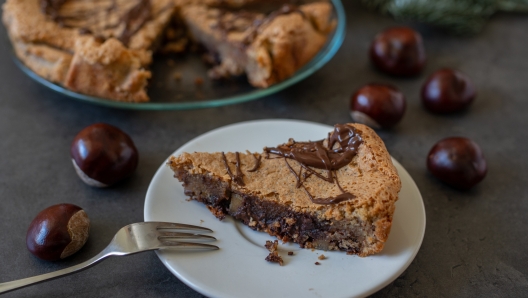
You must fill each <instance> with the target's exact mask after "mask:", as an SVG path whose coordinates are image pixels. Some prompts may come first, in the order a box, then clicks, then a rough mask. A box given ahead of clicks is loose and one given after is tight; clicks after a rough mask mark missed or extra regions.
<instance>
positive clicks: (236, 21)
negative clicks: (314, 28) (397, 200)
mask: <svg viewBox="0 0 528 298" xmlns="http://www.w3.org/2000/svg"><path fill="white" fill-rule="evenodd" d="M291 13H299V14H301V15H302V16H303V18H305V17H306V16H305V14H304V12H303V11H302V10H300V9H299V8H298V7H297V6H296V5H293V4H284V5H282V6H281V7H280V8H279V9H275V10H273V12H271V13H270V14H268V15H267V16H265V14H262V13H261V12H257V11H255V10H233V9H231V10H227V9H219V17H218V22H217V23H215V24H214V25H213V27H214V28H218V29H220V31H221V32H223V34H224V35H227V34H229V33H230V32H247V34H245V37H244V38H243V39H242V41H241V43H242V45H244V46H247V45H249V44H251V43H252V42H253V40H255V38H256V36H257V35H258V33H259V32H260V31H261V30H262V28H263V27H265V26H266V25H268V24H269V23H271V22H272V21H273V20H274V19H275V18H276V17H278V16H280V15H286V14H291Z"/></svg>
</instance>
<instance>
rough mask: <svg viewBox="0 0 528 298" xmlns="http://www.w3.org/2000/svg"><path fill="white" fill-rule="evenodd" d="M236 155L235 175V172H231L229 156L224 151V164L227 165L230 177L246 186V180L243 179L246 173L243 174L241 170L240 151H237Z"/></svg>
mask: <svg viewBox="0 0 528 298" xmlns="http://www.w3.org/2000/svg"><path fill="white" fill-rule="evenodd" d="M235 156H236V164H235V167H236V175H233V172H231V169H230V168H229V165H228V164H227V157H226V156H225V153H224V152H222V159H223V161H224V165H225V167H226V170H227V174H228V175H229V177H231V180H233V181H235V183H236V184H238V185H241V186H244V185H245V183H244V180H243V179H242V177H243V176H244V174H242V171H241V170H240V154H239V153H238V152H236V153H235Z"/></svg>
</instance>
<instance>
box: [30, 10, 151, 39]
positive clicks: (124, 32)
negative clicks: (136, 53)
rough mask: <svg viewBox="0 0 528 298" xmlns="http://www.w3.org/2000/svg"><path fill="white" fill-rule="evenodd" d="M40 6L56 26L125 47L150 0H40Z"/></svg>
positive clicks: (148, 14) (142, 20)
mask: <svg viewBox="0 0 528 298" xmlns="http://www.w3.org/2000/svg"><path fill="white" fill-rule="evenodd" d="M40 5H41V9H42V12H43V13H44V14H46V15H48V16H49V17H50V18H51V19H52V20H53V21H54V22H57V23H58V24H59V25H60V26H63V27H67V28H79V29H80V32H81V34H87V33H88V34H94V35H96V36H98V37H104V39H106V38H110V37H115V38H117V39H118V40H120V41H121V42H122V43H123V44H125V45H128V43H129V41H130V38H131V37H132V36H133V35H134V34H135V33H136V32H137V31H138V30H139V29H141V27H142V26H143V25H144V24H145V23H146V22H147V21H148V20H149V19H150V18H151V13H152V12H151V10H152V7H151V3H150V0H136V1H132V0H92V1H81V0H70V1H67V0H41V2H40Z"/></svg>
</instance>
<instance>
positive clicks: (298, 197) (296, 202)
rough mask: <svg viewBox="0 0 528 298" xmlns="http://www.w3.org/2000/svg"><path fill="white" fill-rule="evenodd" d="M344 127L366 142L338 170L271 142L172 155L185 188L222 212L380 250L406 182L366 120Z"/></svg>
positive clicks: (316, 244)
mask: <svg viewBox="0 0 528 298" xmlns="http://www.w3.org/2000/svg"><path fill="white" fill-rule="evenodd" d="M345 126H346V127H351V128H352V129H353V130H354V131H355V133H356V134H357V135H359V136H360V138H361V139H362V142H361V144H360V145H359V147H358V148H357V152H356V155H355V156H354V157H353V158H352V159H351V160H350V161H348V160H347V161H348V163H346V164H345V165H344V166H342V167H341V168H339V169H336V170H335V171H326V170H322V169H320V168H314V167H311V166H306V164H304V166H303V164H302V162H299V161H297V160H295V159H292V158H289V157H288V158H286V157H284V156H279V155H276V154H274V153H269V152H270V149H269V148H265V150H264V152H262V153H250V152H245V153H240V152H226V153H224V152H215V153H205V152H194V153H182V154H181V155H179V156H172V157H171V158H170V159H169V161H168V166H169V167H170V168H171V169H172V170H173V171H174V174H175V175H174V177H175V178H177V179H178V180H179V181H181V182H182V183H183V188H184V192H185V195H187V196H189V197H190V198H191V199H193V200H197V201H199V202H202V203H204V204H205V205H206V206H207V208H208V209H209V210H210V211H211V212H212V213H213V214H214V215H215V216H216V217H217V218H219V219H223V218H224V217H225V216H226V215H230V216H232V217H234V218H235V219H237V220H240V221H242V222H243V223H244V224H246V225H248V226H249V227H250V228H252V229H254V230H258V231H263V232H267V233H268V234H270V235H272V236H276V237H277V238H279V239H281V240H282V241H285V242H286V241H292V242H295V243H298V244H299V245H300V246H301V247H303V248H314V249H322V250H341V251H346V252H347V253H348V254H355V255H359V256H362V257H364V256H368V255H372V254H375V253H379V252H380V251H381V250H382V249H383V246H384V244H385V242H386V241H387V239H388V236H389V233H390V229H391V226H392V219H393V214H394V210H395V202H396V201H397V200H398V193H399V191H400V189H401V181H400V178H399V176H398V173H397V171H396V168H395V167H394V165H393V164H392V160H391V157H390V155H389V153H388V152H387V149H386V148H385V145H384V143H383V141H382V140H381V139H380V138H379V136H378V135H377V134H376V133H375V132H374V131H373V130H372V129H370V128H368V127H366V126H364V125H360V124H346V125H344V126H340V127H345ZM336 127H338V126H336ZM322 137H324V136H322ZM311 143H314V142H311ZM299 144H300V145H299ZM302 144H309V142H306V143H302V142H300V143H299V142H295V141H293V140H290V141H289V142H288V143H286V144H283V145H280V146H279V147H277V148H287V147H288V146H290V147H292V146H293V147H294V146H304V145H302ZM321 144H322V143H321ZM324 144H326V145H325V146H327V144H328V139H327V140H326V141H325V143H324ZM281 146H282V147H281ZM293 147H292V148H293ZM314 148H315V147H314ZM333 148H335V147H333ZM272 152H273V151H272ZM275 152H276V151H275ZM298 156H302V154H300V155H298ZM226 164H227V166H228V167H226ZM236 164H238V166H237V165H236ZM307 168H310V169H311V170H312V171H315V172H317V173H318V174H319V175H320V176H322V177H328V175H329V172H333V175H334V176H333V177H334V181H332V182H328V181H326V180H324V179H321V178H319V177H316V174H315V173H313V172H312V171H310V170H308V169H307ZM299 177H300V179H301V185H299Z"/></svg>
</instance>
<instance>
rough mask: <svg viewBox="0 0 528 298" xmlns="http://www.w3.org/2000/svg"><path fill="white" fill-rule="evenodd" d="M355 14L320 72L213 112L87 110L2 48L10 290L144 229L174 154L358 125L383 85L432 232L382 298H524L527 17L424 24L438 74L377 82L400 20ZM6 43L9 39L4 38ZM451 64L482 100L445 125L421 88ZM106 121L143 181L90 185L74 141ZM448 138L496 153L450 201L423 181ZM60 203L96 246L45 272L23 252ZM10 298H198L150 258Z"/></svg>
mask: <svg viewBox="0 0 528 298" xmlns="http://www.w3.org/2000/svg"><path fill="white" fill-rule="evenodd" d="M2 2H3V1H2ZM345 6H346V10H347V14H348V31H347V36H346V40H345V42H344V44H343V46H342V48H341V49H340V51H339V52H338V53H337V55H336V56H335V57H334V58H333V59H332V60H331V61H330V62H329V63H328V64H327V65H326V66H324V67H323V68H322V69H321V70H320V71H318V72H316V73H315V74H314V75H312V76H311V77H310V78H308V79H306V80H304V81H303V82H301V83H299V84H297V85H296V86H293V87H291V88H289V89H287V90H284V91H283V92H280V93H279V94H276V95H273V96H270V97H267V98H263V99H260V100H257V101H254V102H248V103H244V104H239V105H234V106H226V107H221V108H215V109H204V110H193V111H170V112H147V111H128V110H119V109H112V108H105V107H99V106H94V105H90V104H86V103H81V102H77V101H74V100H71V99H69V98H67V97H65V96H62V95H60V94H57V93H55V92H54V91H51V90H48V89H46V88H45V87H42V86H40V85H38V84H37V83H35V82H33V81H32V80H31V79H30V78H29V77H27V76H26V75H25V74H24V73H22V72H21V71H20V70H19V69H18V68H17V67H16V66H15V64H14V63H13V61H12V60H11V55H10V50H9V49H8V48H6V47H2V48H1V49H0V51H1V52H0V65H1V67H0V90H1V91H0V239H1V241H0V282H5V281H10V280H14V279H19V278H24V277H29V276H33V275H37V274H42V273H46V272H50V271H53V270H57V269H61V268H64V267H68V266H71V265H74V264H77V263H79V262H82V261H84V260H86V259H88V258H89V257H91V256H93V255H95V254H96V253H97V252H99V251H100V250H101V249H103V248H104V246H106V244H107V243H108V242H109V241H110V239H111V238H112V236H113V235H114V233H115V232H116V231H117V230H118V229H119V228H120V227H122V226H124V225H127V224H129V223H132V222H138V221H142V220H143V204H144V199H145V193H146V191H147V188H148V185H149V183H150V180H151V179H152V177H153V175H154V173H155V172H156V170H157V169H158V167H159V166H160V164H161V163H162V162H163V161H164V160H165V158H167V156H169V155H170V154H171V153H172V152H173V151H174V150H176V149H177V148H178V147H180V146H181V145H183V144H184V143H186V142H187V141H189V140H190V139H192V138H194V137H196V136H198V135H200V134H203V133H205V132H207V131H209V130H212V129H214V128H217V127H221V126H224V125H227V124H232V123H236V122H240V121H247V120H254V119H268V118H291V119H302V120H309V121H315V122H320V123H326V124H330V125H333V124H335V123H342V122H347V121H350V117H349V111H348V102H349V97H350V95H351V93H352V92H353V91H354V90H355V89H357V88H359V87H360V86H362V85H363V84H366V83H369V82H373V81H376V82H389V83H392V84H394V85H396V86H398V87H399V88H400V89H401V90H402V91H403V92H404V93H405V94H406V96H407V100H408V102H407V103H408V108H407V112H406V115H405V118H404V119H403V121H402V122H401V123H400V124H399V125H398V126H397V127H396V128H394V129H392V130H389V131H379V134H380V136H381V137H382V138H383V140H384V141H385V142H386V145H387V147H388V149H389V151H390V153H391V154H392V155H393V156H394V157H395V158H396V159H397V160H399V161H400V163H401V164H402V165H403V166H404V167H405V168H406V169H407V171H408V172H409V173H410V174H411V176H412V177H413V178H414V180H415V181H416V183H417V185H418V187H419V188H420V191H421V193H422V196H423V200H424V203H425V208H426V213H427V228H426V233H425V238H424V241H423V244H422V247H421V249H420V251H419V252H418V255H417V256H416V259H415V260H414V261H413V262H412V264H411V265H410V266H409V268H408V269H407V270H406V271H405V272H404V273H403V274H402V275H401V276H400V277H399V278H398V279H396V280H395V281H394V282H393V283H391V284H390V285H388V286H387V287H386V288H384V289H383V290H381V291H380V292H378V293H377V294H375V295H374V297H385V296H389V297H413V296H419V297H469V296H471V297H483V296H485V297H502V296H504V297H521V296H525V297H526V296H527V295H528V280H527V276H526V275H527V274H528V254H527V247H528V237H527V235H528V216H527V213H528V191H527V190H528V187H527V185H528V175H526V172H527V171H528V159H527V158H526V146H528V141H527V138H528V133H527V129H526V125H527V124H528V121H527V115H528V96H527V94H528V59H526V55H527V54H528V31H527V28H528V17H525V16H524V15H498V16H495V17H493V18H492V19H491V21H490V23H489V24H488V25H487V26H486V27H485V29H484V31H483V32H482V33H480V34H479V35H477V36H474V37H454V36H451V35H448V34H445V33H442V32H438V31H436V30H431V29H430V28H426V27H423V26H415V28H417V29H418V30H420V31H421V32H422V34H423V36H424V40H425V45H426V49H427V54H428V63H427V67H426V69H425V71H424V73H423V74H422V75H421V76H419V77H417V78H412V79H398V78H393V77H388V76H385V75H383V74H381V73H379V72H377V71H376V70H374V69H373V68H372V67H371V65H370V63H369V61H368V59H367V50H368V47H369V44H370V41H371V40H372V38H373V36H374V35H375V34H376V33H378V32H380V31H381V30H383V29H384V28H386V27H388V26H391V25H394V24H397V23H396V22H395V21H393V20H392V19H390V18H387V17H383V16H379V15H377V14H375V13H372V12H368V11H366V10H364V9H363V8H361V7H360V6H359V5H358V4H356V3H355V2H353V1H347V2H346V3H345ZM0 35H1V36H0V38H1V39H2V40H4V39H6V36H5V35H6V33H5V29H1V30H0ZM441 67H453V68H457V69H460V70H462V71H463V72H465V73H467V74H468V75H469V76H470V77H471V78H472V79H473V80H474V82H475V84H476V86H477V87H478V92H479V93H478V98H477V99H476V101H475V102H474V104H473V105H472V106H471V108H470V109H469V110H468V111H467V112H465V113H462V114H456V115H450V116H438V115H432V114H430V113H428V112H427V111H425V110H424V108H423V107H422V106H421V104H420V100H419V90H420V86H421V84H422V82H423V81H424V79H425V78H426V76H427V74H429V73H431V72H433V71H435V70H437V69H439V68H441ZM96 122H107V123H110V124H113V125H116V126H118V127H120V128H122V129H123V130H125V131H126V132H128V133H129V134H130V135H131V137H132V138H133V139H134V140H135V142H136V145H137V147H138V149H139V152H140V162H139V167H138V169H137V172H136V173H135V174H134V175H133V176H132V177H131V178H130V179H128V180H126V181H125V182H124V183H121V184H119V185H117V186H115V187H112V188H109V189H94V188H91V187H89V186H87V185H85V184H84V183H83V182H81V180H80V179H79V178H78V177H77V176H76V174H75V172H74V170H73V167H72V165H71V161H70V157H69V146H70V143H71V141H72V139H73V137H74V136H75V135H76V134H77V132H79V131H80V130H81V129H82V128H84V127H85V126H87V125H90V124H93V123H96ZM448 136H466V137H470V138H472V139H473V140H475V141H476V142H477V143H478V144H480V146H481V148H482V150H483V151H484V153H485V156H486V158H487V162H488V167H489V173H488V175H487V177H486V179H485V180H484V181H483V182H482V183H481V184H480V185H478V186H477V187H475V188H474V189H473V190H471V191H468V192H460V191H456V190H453V189H451V188H449V187H447V186H445V185H443V184H442V183H440V182H438V181H437V180H435V179H434V178H433V177H432V176H431V175H430V174H428V172H427V170H426V167H425V159H426V156H427V153H428V151H429V149H430V148H431V147H432V146H433V144H434V143H435V142H437V141H438V140H440V139H442V138H444V137H448ZM63 202H69V203H73V204H77V205H79V206H82V207H83V208H84V209H85V210H86V211H87V212H88V214H89V216H90V218H91V222H92V226H91V232H90V239H89V241H88V242H87V244H86V246H85V247H84V248H83V249H82V250H81V251H80V252H79V253H77V254H76V255H74V256H72V257H70V258H68V259H66V260H64V261H61V262H55V263H53V262H46V261H40V260H38V259H37V258H35V257H34V256H33V255H31V254H30V253H29V252H28V251H27V249H26V246H25V235H26V231H27V228H28V225H29V223H30V222H31V220H32V219H33V217H34V216H35V215H36V214H37V213H38V212H39V211H40V210H42V209H44V208H45V207H48V206H50V205H53V204H57V203H63ZM352 257H353V256H352ZM351 270H353V268H351ZM226 274H229V272H228V270H227V269H226ZM255 275H258V272H255ZM256 278H258V276H256ZM343 286H344V287H345V286H347V285H343ZM5 297H201V295H200V294H199V293H197V292H195V291H194V290H192V289H190V288H188V287H187V286H186V285H184V284H183V283H182V282H180V281H179V280H178V279H177V278H176V277H174V276H173V275H172V274H171V273H170V272H169V271H168V270H167V269H166V268H165V267H164V266H163V265H162V263H161V262H160V260H159V259H158V258H157V256H156V255H155V253H153V252H147V253H142V254H138V255H134V256H129V257H124V258H112V259H109V260H106V261H104V262H102V263H101V264H99V265H97V266H95V267H93V268H91V269H89V270H86V271H83V272H81V273H78V274H75V275H70V276H67V277H65V278H61V279H57V280H53V281H50V282H46V283H43V284H40V285H37V286H32V287H28V288H25V289H21V290H19V291H16V292H11V293H9V294H7V295H6V296H5Z"/></svg>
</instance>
